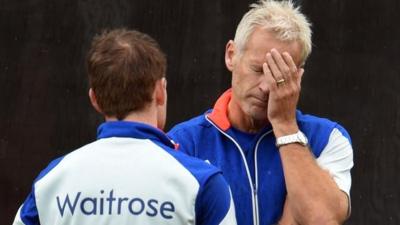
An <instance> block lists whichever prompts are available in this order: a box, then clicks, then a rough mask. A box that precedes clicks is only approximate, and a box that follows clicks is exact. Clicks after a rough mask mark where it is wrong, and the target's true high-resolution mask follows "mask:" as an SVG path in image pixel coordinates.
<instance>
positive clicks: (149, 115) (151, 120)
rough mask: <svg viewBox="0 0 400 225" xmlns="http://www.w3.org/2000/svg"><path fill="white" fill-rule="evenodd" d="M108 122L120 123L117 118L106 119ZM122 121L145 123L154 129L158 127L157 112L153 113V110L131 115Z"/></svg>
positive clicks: (107, 117)
mask: <svg viewBox="0 0 400 225" xmlns="http://www.w3.org/2000/svg"><path fill="white" fill-rule="evenodd" d="M105 120H106V121H118V119H117V118H116V117H113V116H111V117H109V116H106V117H105ZM122 121H128V122H139V123H144V124H147V125H150V126H153V127H157V112H152V110H144V111H140V112H137V111H135V112H131V113H129V114H128V115H127V116H126V117H125V118H124V119H123V120H122Z"/></svg>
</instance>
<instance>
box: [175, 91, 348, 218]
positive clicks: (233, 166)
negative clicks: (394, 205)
mask: <svg viewBox="0 0 400 225" xmlns="http://www.w3.org/2000/svg"><path fill="white" fill-rule="evenodd" d="M230 98H231V90H228V91H227V92H225V93H224V94H223V95H222V96H221V97H220V98H219V99H218V101H217V102H216V104H215V106H214V108H213V109H212V110H209V111H207V112H206V114H205V115H201V116H198V117H195V118H193V119H191V120H189V121H186V122H183V123H181V124H178V125H177V126H175V127H174V128H173V129H172V130H171V131H170V132H169V133H168V135H169V136H170V137H171V138H172V139H173V140H174V141H175V142H177V143H178V144H179V145H180V148H179V150H180V151H183V152H186V153H187V154H189V155H191V156H194V157H197V158H200V159H203V160H208V161H209V162H210V163H211V164H212V165H214V166H217V167H218V168H220V169H221V170H222V172H223V174H224V177H225V178H226V180H227V181H228V183H229V185H230V187H231V190H232V195H233V199H234V202H235V207H236V219H237V222H238V224H240V225H245V224H254V225H259V224H262V225H269V224H275V223H277V222H278V221H279V219H280V217H281V216H282V211H283V206H284V202H285V198H286V186H285V180H284V174H283V168H282V164H281V159H280V155H279V151H278V149H277V148H276V146H275V141H276V140H275V136H274V134H273V132H272V128H271V127H266V128H265V129H264V130H262V131H261V132H260V133H259V134H258V135H257V136H256V137H255V141H254V143H252V147H251V149H250V150H249V149H247V151H243V149H242V147H241V146H240V144H239V142H238V141H237V138H236V137H235V133H234V131H233V129H232V127H231V125H230V122H229V119H228V116H227V107H228V104H229V101H230ZM297 123H298V125H299V128H300V130H301V131H302V132H303V133H304V134H305V135H306V136H307V137H308V140H309V145H310V148H311V150H312V152H313V154H314V155H315V157H316V160H317V163H318V164H319V165H320V166H321V167H322V168H324V169H326V170H329V172H330V173H331V175H332V177H333V178H334V180H335V181H336V183H337V184H338V186H339V188H340V189H341V190H342V191H344V192H345V193H347V194H348V195H349V192H350V185H351V176H350V169H351V168H352V166H353V151H352V147H351V143H350V138H349V135H348V133H347V132H346V131H345V130H344V129H343V128H342V127H341V126H340V125H338V124H337V123H335V122H332V121H330V120H327V119H322V118H318V117H314V116H310V115H304V114H302V113H301V112H299V111H298V112H297Z"/></svg>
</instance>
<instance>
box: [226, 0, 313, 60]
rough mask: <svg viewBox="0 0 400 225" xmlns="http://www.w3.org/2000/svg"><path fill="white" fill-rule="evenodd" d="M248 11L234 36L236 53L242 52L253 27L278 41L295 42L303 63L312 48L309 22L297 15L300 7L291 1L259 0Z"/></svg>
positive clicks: (302, 16) (300, 14) (299, 13)
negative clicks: (259, 27) (271, 35)
mask: <svg viewBox="0 0 400 225" xmlns="http://www.w3.org/2000/svg"><path fill="white" fill-rule="evenodd" d="M250 8H251V9H250V10H249V11H248V12H247V13H246V14H245V15H244V16H243V18H242V20H241V21H240V23H239V25H238V27H237V29H236V33H235V39H234V42H235V44H236V46H237V47H238V50H239V52H242V51H243V50H244V49H245V46H246V43H247V41H248V39H249V37H250V35H251V34H252V33H253V31H254V30H255V28H256V27H258V26H261V27H263V28H266V29H268V30H271V31H272V32H274V33H275V35H276V38H278V39H279V40H281V41H298V42H299V43H300V45H301V46H302V50H301V59H302V64H304V63H305V61H306V59H307V57H308V56H309V55H310V53H311V48H312V47H311V46H312V41H311V23H310V22H309V21H308V20H307V18H306V17H305V15H304V14H302V13H301V12H300V7H298V6H297V7H296V6H295V5H294V4H293V2H292V1H291V0H283V1H275V0H259V1H258V2H257V3H253V4H251V5H250Z"/></svg>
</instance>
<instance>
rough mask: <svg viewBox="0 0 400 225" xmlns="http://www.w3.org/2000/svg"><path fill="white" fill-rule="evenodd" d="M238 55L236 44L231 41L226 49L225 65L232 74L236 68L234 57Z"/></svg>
mask: <svg viewBox="0 0 400 225" xmlns="http://www.w3.org/2000/svg"><path fill="white" fill-rule="evenodd" d="M235 53H236V47H235V43H234V42H233V41H232V40H229V41H228V43H227V44H226V47H225V65H226V68H228V70H229V71H231V72H232V70H233V67H234V62H233V57H234V56H235Z"/></svg>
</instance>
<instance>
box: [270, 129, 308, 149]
mask: <svg viewBox="0 0 400 225" xmlns="http://www.w3.org/2000/svg"><path fill="white" fill-rule="evenodd" d="M292 143H298V144H301V145H303V146H307V144H308V139H307V137H306V135H304V134H303V132H301V131H300V130H299V131H297V133H295V134H290V135H286V136H282V137H278V138H277V139H276V147H278V148H279V147H281V146H282V145H287V144H292Z"/></svg>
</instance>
